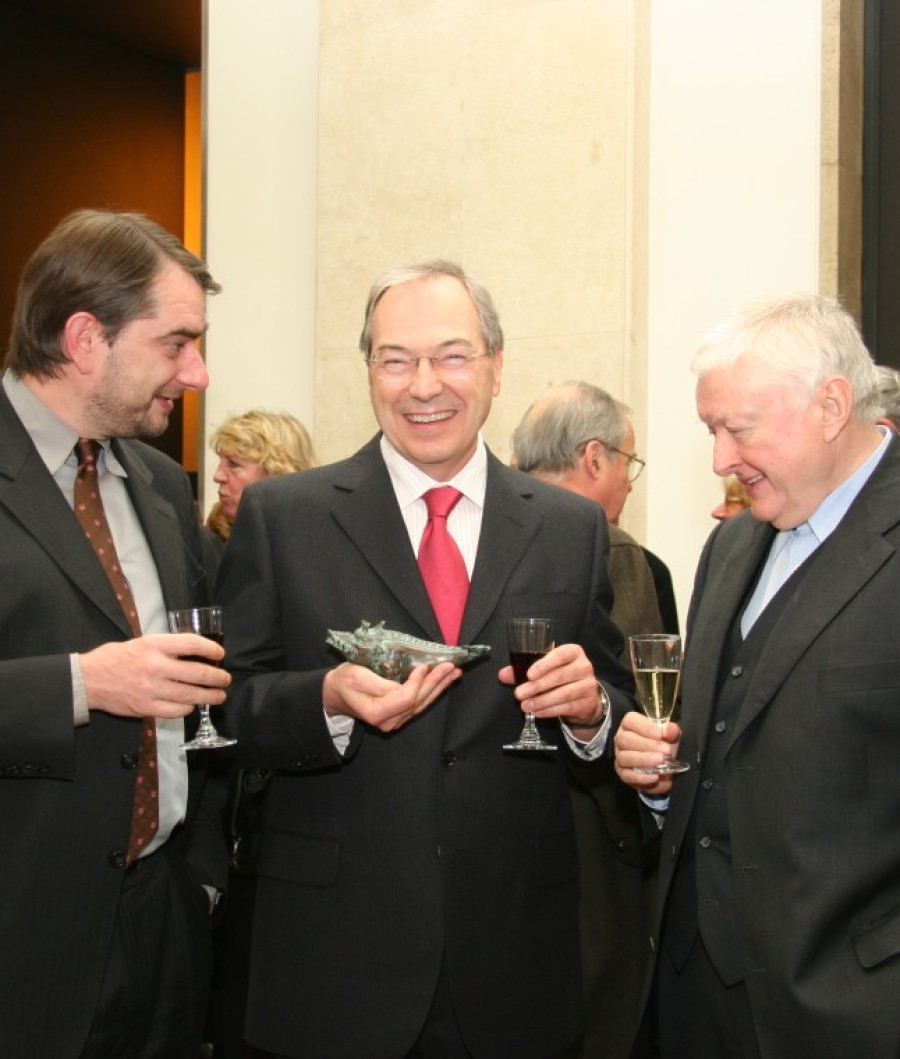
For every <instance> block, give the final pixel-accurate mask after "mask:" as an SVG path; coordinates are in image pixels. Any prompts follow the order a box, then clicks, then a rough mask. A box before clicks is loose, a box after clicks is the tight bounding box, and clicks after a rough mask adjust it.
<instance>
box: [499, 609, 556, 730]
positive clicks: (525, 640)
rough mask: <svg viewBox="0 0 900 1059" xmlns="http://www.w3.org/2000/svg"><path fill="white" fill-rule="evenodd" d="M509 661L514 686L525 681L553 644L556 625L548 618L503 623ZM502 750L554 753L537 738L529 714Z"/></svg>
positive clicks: (531, 715) (513, 620)
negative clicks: (514, 682) (510, 741)
mask: <svg viewBox="0 0 900 1059" xmlns="http://www.w3.org/2000/svg"><path fill="white" fill-rule="evenodd" d="M507 632H508V636H509V661H510V664H511V665H512V667H513V672H514V673H515V677H516V686H518V685H519V684H524V683H525V681H526V680H528V670H529V669H530V668H531V667H532V666H533V665H534V663H535V662H536V661H537V660H538V659H539V658H541V657H543V655H545V654H546V653H547V652H548V651H549V650H550V649H551V648H552V647H553V644H554V641H555V639H556V622H555V621H553V619H552V618H511V619H510V620H509V621H508V622H507ZM503 749H504V750H539V751H543V750H555V749H556V747H555V746H554V745H553V744H552V743H547V742H545V741H544V740H543V739H542V738H541V733H540V732H539V731H538V728H537V725H536V724H535V721H534V714H533V713H526V714H525V727H524V728H523V729H522V733H521V735H520V736H519V738H518V739H517V740H516V741H515V743H505V744H504V746H503Z"/></svg>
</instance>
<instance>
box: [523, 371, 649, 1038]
mask: <svg viewBox="0 0 900 1059" xmlns="http://www.w3.org/2000/svg"><path fill="white" fill-rule="evenodd" d="M633 447H634V428H633V426H632V423H631V420H630V418H629V411H628V409H627V408H626V407H625V405H623V404H622V403H621V402H620V401H617V400H616V399H615V398H614V397H612V396H611V395H610V394H609V393H607V392H606V391H605V390H603V389H601V388H600V387H599V386H593V385H591V384H590V383H587V382H566V383H562V384H560V385H557V386H552V387H550V388H549V389H547V390H545V391H544V392H543V393H542V394H541V396H540V397H539V398H538V399H537V400H536V401H535V402H534V404H532V405H531V407H530V408H529V409H528V411H527V412H526V413H525V415H524V416H523V418H522V421H521V422H520V423H519V425H518V426H517V427H516V429H515V432H514V433H513V438H512V450H513V460H514V461H515V465H516V466H517V467H518V468H519V469H520V470H523V471H526V472H527V473H528V474H533V475H534V476H535V477H537V478H540V479H543V480H544V481H546V482H550V483H552V484H554V485H557V486H560V487H561V488H563V489H568V490H570V491H571V492H573V493H578V494H580V495H581V496H584V497H587V498H588V499H589V500H592V501H593V502H594V503H595V504H598V505H599V506H600V507H601V508H602V509H603V510H604V512H605V514H606V517H607V518H608V519H609V520H610V523H611V524H610V526H609V543H610V549H609V579H610V581H611V583H612V588H613V596H614V599H613V607H612V618H613V621H614V622H615V623H616V625H618V627H619V628H620V629H621V631H622V633H623V636H624V637H625V639H626V641H627V638H628V636H630V635H632V634H634V633H641V632H664V631H665V629H664V628H663V622H662V618H661V616H660V613H659V605H658V601H657V596H656V590H655V586H654V583H653V578H652V575H651V573H650V569H649V567H648V566H647V561H646V559H645V558H644V554H643V551H642V550H641V547H640V545H639V544H638V543H637V541H636V540H634V538H633V537H631V536H629V535H628V534H627V533H626V532H625V531H624V530H623V529H620V528H619V527H618V526H617V525H615V522H616V521H617V520H618V518H619V515H620V514H621V511H622V508H623V506H624V503H625V500H626V498H627V497H628V493H629V491H630V489H631V483H632V482H633V481H634V478H635V477H636V474H634V472H632V471H631V469H632V468H637V470H638V471H640V469H641V468H642V466H643V464H642V463H641V462H640V461H638V460H637V459H636V458H632V459H629V458H628V455H629V453H630V451H631V449H632V448H633ZM623 654H624V661H625V662H626V664H630V662H629V660H628V658H627V648H626V650H625V652H624V653H623ZM569 788H570V793H571V797H572V808H573V811H574V814H575V826H576V831H577V835H578V853H579V865H580V902H579V916H580V932H581V955H582V964H583V979H584V982H583V984H584V1007H585V1033H584V1037H583V1039H582V1042H581V1049H580V1052H579V1055H580V1056H581V1057H582V1059H601V1057H603V1059H628V1057H629V1056H633V1055H638V1054H645V1051H644V1049H645V1047H646V1044H645V1042H643V1041H642V1042H641V1043H640V1044H638V1034H639V1027H640V1022H641V1013H642V1010H643V985H644V978H645V976H646V971H647V967H648V965H649V959H650V950H649V948H648V946H647V935H648V932H649V922H650V912H651V896H652V892H653V886H654V882H655V875H656V862H657V859H658V855H659V842H658V840H655V841H652V842H649V843H648V842H647V841H646V840H645V836H644V829H643V822H642V818H641V812H640V808H639V802H638V799H637V797H636V796H635V795H634V792H633V791H631V790H630V789H629V788H627V787H625V786H624V785H623V784H622V783H621V782H620V781H619V779H618V777H617V776H616V774H615V770H614V768H613V763H612V761H605V762H603V763H602V764H601V765H600V766H593V767H587V768H585V767H584V766H582V765H581V763H578V762H572V763H570V767H569Z"/></svg>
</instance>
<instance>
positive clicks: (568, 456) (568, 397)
mask: <svg viewBox="0 0 900 1059" xmlns="http://www.w3.org/2000/svg"><path fill="white" fill-rule="evenodd" d="M629 412H630V409H629V408H628V407H627V406H626V405H624V404H622V402H621V401H617V400H616V399H615V397H613V396H611V395H610V394H608V393H607V392H606V390H601V389H600V387H599V386H592V385H591V383H589V382H580V381H572V382H564V383H560V384H559V385H557V386H552V387H550V389H549V390H546V391H545V392H544V393H542V394H541V396H540V397H539V398H538V399H537V400H536V401H535V402H534V403H533V404H532V405H531V407H530V408H529V409H528V411H527V412H526V413H525V415H524V416H523V417H522V421H521V422H520V423H519V425H518V426H517V427H516V429H515V431H514V433H513V437H512V449H513V459H514V460H515V463H516V466H517V467H518V468H519V470H522V471H526V472H528V473H530V474H533V473H539V474H546V475H559V474H564V473H565V472H566V471H569V470H571V469H572V468H573V467H574V466H575V462H576V459H577V456H578V453H579V450H580V449H582V448H583V447H584V446H585V445H586V444H587V443H588V442H589V441H601V442H603V444H604V445H606V446H607V448H611V449H615V448H618V447H619V446H620V445H621V444H622V442H623V440H624V439H625V435H626V433H627V432H628V414H629Z"/></svg>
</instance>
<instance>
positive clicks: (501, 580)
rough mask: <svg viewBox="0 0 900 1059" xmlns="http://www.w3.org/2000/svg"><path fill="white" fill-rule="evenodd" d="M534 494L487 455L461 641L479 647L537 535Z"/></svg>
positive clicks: (526, 484) (537, 515)
mask: <svg viewBox="0 0 900 1059" xmlns="http://www.w3.org/2000/svg"><path fill="white" fill-rule="evenodd" d="M533 496H534V490H533V489H532V488H531V487H530V486H529V485H528V483H527V481H526V482H525V484H524V485H523V483H522V481H521V480H520V476H519V475H516V474H513V472H512V471H510V470H509V469H508V468H506V467H505V466H504V465H503V464H502V463H501V462H500V461H499V460H498V459H497V458H496V457H495V456H493V455H492V454H491V453H490V452H489V453H488V474H487V490H486V492H485V500H484V514H483V516H482V521H481V535H480V537H479V540H478V554H477V556H476V558H475V567H474V569H473V571H472V584H471V586H470V588H469V598H468V600H467V602H466V612H465V614H464V616H463V624H462V634H461V642H462V643H478V642H479V635H480V633H481V630H482V629H483V628H484V626H485V624H486V623H487V621H488V620H489V619H490V617H491V615H492V614H493V613H494V612H495V611H496V609H497V606H498V604H499V601H500V597H501V595H502V594H503V592H504V591H505V589H506V584H507V582H508V581H509V579H510V577H511V576H512V574H513V571H514V570H515V569H516V568H517V567H518V566H519V564H520V562H521V560H522V556H523V555H524V554H525V552H526V551H527V549H528V546H529V544H530V543H531V541H532V540H533V538H534V535H535V533H537V529H538V526H539V525H540V521H541V520H540V515H539V514H538V513H537V512H536V510H535V507H534V505H533V504H532V503H531V500H532V498H533Z"/></svg>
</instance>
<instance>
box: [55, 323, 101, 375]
mask: <svg viewBox="0 0 900 1059" xmlns="http://www.w3.org/2000/svg"><path fill="white" fill-rule="evenodd" d="M102 337H103V329H102V327H101V325H100V321H99V320H98V319H97V317H96V316H93V315H92V314H91V313H85V312H81V313H74V314H73V315H72V316H70V317H69V319H68V320H66V322H65V324H64V326H63V333H62V342H63V352H64V353H65V354H66V356H67V357H68V358H69V360H70V361H71V362H72V363H73V364H74V365H75V367H76V368H77V369H78V371H79V373H80V374H82V375H89V374H90V373H91V372H92V371H94V370H95V367H96V363H97V354H98V352H99V346H98V342H97V340H98V339H100V338H102Z"/></svg>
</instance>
